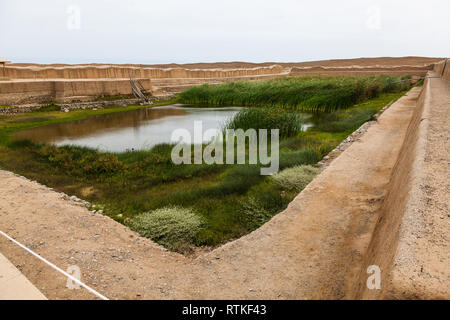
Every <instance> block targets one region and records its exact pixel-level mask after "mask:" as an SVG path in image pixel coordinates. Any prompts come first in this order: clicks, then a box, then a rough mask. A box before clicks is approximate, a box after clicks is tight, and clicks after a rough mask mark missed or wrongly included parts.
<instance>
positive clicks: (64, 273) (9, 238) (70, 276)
mask: <svg viewBox="0 0 450 320" xmlns="http://www.w3.org/2000/svg"><path fill="white" fill-rule="evenodd" d="M0 234H1V235H2V236H4V237H5V238H7V239H8V240H10V241H12V242H14V243H15V244H17V245H18V246H19V247H21V248H22V249H24V250H26V251H28V252H29V253H31V254H32V255H33V256H35V257H36V258H38V259H39V260H41V261H43V262H45V263H46V264H48V265H49V266H50V267H52V268H53V269H55V270H56V271H58V272H60V273H62V274H63V275H64V276H66V277H67V278H69V279H70V280H72V281H74V282H76V283H77V284H79V285H80V286H82V287H83V288H85V289H86V290H88V291H89V292H91V293H92V294H94V295H96V296H97V297H99V298H100V299H103V300H109V299H108V298H107V297H105V296H104V295H102V294H100V293H98V292H97V291H95V290H94V289H92V288H91V287H89V286H88V285H86V284H84V283H83V282H81V281H80V280H78V279H76V278H75V277H73V276H72V275H70V274H68V273H67V272H65V271H63V270H62V269H60V268H58V267H57V266H55V265H54V264H53V263H51V262H49V261H48V260H46V259H44V258H42V257H41V256H40V255H38V254H37V253H35V252H33V251H32V250H30V249H28V248H27V247H25V246H24V245H23V244H21V243H20V242H18V241H16V240H14V239H13V238H11V237H10V236H8V235H7V234H6V233H4V232H3V231H1V230H0Z"/></svg>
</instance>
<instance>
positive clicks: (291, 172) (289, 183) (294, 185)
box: [272, 165, 320, 191]
mask: <svg viewBox="0 0 450 320" xmlns="http://www.w3.org/2000/svg"><path fill="white" fill-rule="evenodd" d="M319 173H320V169H319V168H316V167H313V166H308V165H307V166H297V167H293V168H288V169H284V170H283V171H280V172H278V173H277V174H275V175H273V176H272V179H273V180H274V181H275V182H276V183H278V184H279V185H280V186H282V187H284V188H286V189H289V190H297V191H300V190H303V189H304V188H305V187H306V186H307V185H308V184H309V183H310V182H311V181H312V180H313V179H314V177H315V176H316V175H318V174H319Z"/></svg>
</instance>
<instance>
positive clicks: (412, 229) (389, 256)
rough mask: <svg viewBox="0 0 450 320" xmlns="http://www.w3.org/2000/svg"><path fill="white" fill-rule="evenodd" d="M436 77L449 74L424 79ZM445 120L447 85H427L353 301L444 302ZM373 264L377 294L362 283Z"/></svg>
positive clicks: (447, 281)
mask: <svg viewBox="0 0 450 320" xmlns="http://www.w3.org/2000/svg"><path fill="white" fill-rule="evenodd" d="M442 74H444V75H445V76H444V79H447V78H448V74H450V73H446V71H445V70H444V69H443V66H442V64H441V65H440V66H437V67H436V70H435V72H434V73H431V74H430V75H431V76H439V75H442ZM449 78H450V77H449ZM449 80H450V79H449ZM449 119H450V82H448V81H446V80H443V79H436V78H433V79H427V80H426V81H425V85H424V89H423V91H422V93H421V96H420V98H419V100H418V103H417V108H416V110H415V113H414V116H413V119H412V121H411V123H410V126H409V128H408V132H407V135H406V139H405V142H404V144H403V147H402V150H401V153H400V157H399V159H398V160H397V163H396V165H395V167H394V169H393V173H392V178H391V182H390V187H389V191H388V195H387V197H386V200H385V201H384V203H383V206H382V208H381V210H380V216H379V218H378V222H377V226H376V229H375V231H374V234H373V236H372V240H371V243H370V246H369V249H368V252H367V255H366V258H365V261H364V263H363V265H362V269H361V276H360V277H361V279H360V281H359V284H358V287H357V288H356V290H355V292H354V293H355V295H354V296H353V297H355V298H364V299H374V298H390V299H392V298H396V299H413V298H414V299H449V298H450V270H449V266H450V245H449V243H450V242H449V241H450V228H449V227H450V225H449V221H450V215H449V214H448V213H449V208H448V206H449V204H450V201H449V200H450V199H449V191H450V184H449V181H450V170H449V164H450V157H449V155H448V150H450V141H449V136H450V134H449V133H450V131H449V126H448V121H449ZM373 264H376V265H379V266H380V267H381V269H382V270H383V283H384V286H383V288H382V290H381V291H371V290H368V289H367V287H365V286H364V283H363V281H362V280H363V278H364V277H365V274H364V271H365V269H366V268H367V267H368V266H369V265H373Z"/></svg>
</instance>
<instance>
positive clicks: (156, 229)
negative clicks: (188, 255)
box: [129, 207, 203, 250]
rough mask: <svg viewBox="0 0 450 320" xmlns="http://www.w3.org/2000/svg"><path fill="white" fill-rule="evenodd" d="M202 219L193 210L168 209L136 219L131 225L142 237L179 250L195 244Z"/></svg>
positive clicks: (143, 214) (141, 215)
mask: <svg viewBox="0 0 450 320" xmlns="http://www.w3.org/2000/svg"><path fill="white" fill-rule="evenodd" d="M202 224H203V221H202V219H201V218H200V217H199V216H198V215H197V214H195V213H194V212H193V211H192V210H191V209H186V208H181V207H166V208H161V209H157V210H154V211H151V212H146V213H142V214H140V215H137V216H136V217H134V218H133V219H132V220H131V222H129V225H130V227H131V229H133V230H134V231H136V232H138V233H139V234H140V235H141V236H143V237H147V238H150V239H152V240H153V241H155V242H157V243H159V244H160V245H163V246H165V247H166V248H168V249H170V250H179V249H180V248H183V247H185V246H186V245H189V244H193V241H194V239H195V236H196V235H197V233H198V232H199V231H200V229H201V227H202Z"/></svg>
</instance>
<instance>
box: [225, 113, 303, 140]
mask: <svg viewBox="0 0 450 320" xmlns="http://www.w3.org/2000/svg"><path fill="white" fill-rule="evenodd" d="M304 122H305V118H304V116H302V115H301V114H300V113H298V112H280V110H277V109H274V108H248V109H242V110H241V111H239V113H237V114H236V115H235V116H234V117H233V118H232V119H230V120H229V121H228V122H227V123H226V125H225V127H226V128H227V129H234V130H237V129H243V130H244V131H246V130H248V129H255V130H259V129H268V130H270V129H279V130H280V138H288V137H292V136H295V135H297V134H298V133H299V132H300V131H302V124H303V123H304Z"/></svg>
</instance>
